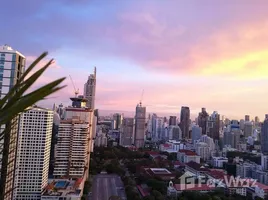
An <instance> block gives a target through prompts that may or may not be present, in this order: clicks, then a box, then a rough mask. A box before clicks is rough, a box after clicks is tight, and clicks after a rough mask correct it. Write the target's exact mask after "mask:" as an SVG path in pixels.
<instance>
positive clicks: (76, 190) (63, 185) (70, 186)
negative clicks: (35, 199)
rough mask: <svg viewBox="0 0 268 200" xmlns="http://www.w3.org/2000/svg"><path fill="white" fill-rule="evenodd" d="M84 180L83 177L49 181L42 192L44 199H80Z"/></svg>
mask: <svg viewBox="0 0 268 200" xmlns="http://www.w3.org/2000/svg"><path fill="white" fill-rule="evenodd" d="M82 191H83V181H82V178H79V179H76V180H69V179H58V180H53V181H52V182H51V183H49V184H48V185H47V186H46V188H45V189H44V191H43V192H42V196H41V199H42V200H45V199H46V200H52V199H53V200H58V199H63V198H71V199H72V200H78V199H80V198H81V196H82Z"/></svg>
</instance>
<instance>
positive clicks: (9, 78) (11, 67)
mask: <svg viewBox="0 0 268 200" xmlns="http://www.w3.org/2000/svg"><path fill="white" fill-rule="evenodd" d="M24 70H25V57H24V56H23V55H22V54H21V53H20V52H18V51H16V50H13V49H12V48H11V47H10V46H8V45H3V46H0V98H1V99H2V98H3V97H4V96H5V95H6V94H7V93H8V92H9V90H10V89H11V88H12V87H13V86H14V85H15V84H16V83H17V81H18V79H19V78H20V77H21V76H22V74H23V73H24ZM11 124H13V125H12V128H11V129H10V135H7V136H6V137H5V138H4V139H2V140H1V139H0V152H3V151H2V150H3V148H4V149H7V151H8V157H7V159H3V155H2V153H0V172H1V173H4V174H6V180H5V187H4V190H5V191H0V192H1V193H5V200H11V199H13V197H12V191H13V188H14V173H15V163H16V152H17V151H16V150H17V136H18V117H16V118H14V119H13V120H12V121H11V122H9V123H7V124H6V125H2V126H1V130H0V131H1V132H2V131H3V130H4V129H5V127H11ZM4 140H5V142H4ZM7 141H8V142H7ZM2 163H3V164H7V168H5V169H3V171H2ZM0 179H2V181H4V179H3V177H0ZM2 181H1V182H2ZM1 184H2V183H1Z"/></svg>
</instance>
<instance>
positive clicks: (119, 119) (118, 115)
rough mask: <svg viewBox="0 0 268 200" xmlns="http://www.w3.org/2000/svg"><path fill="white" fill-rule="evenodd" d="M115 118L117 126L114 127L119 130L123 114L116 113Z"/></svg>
mask: <svg viewBox="0 0 268 200" xmlns="http://www.w3.org/2000/svg"><path fill="white" fill-rule="evenodd" d="M113 120H114V121H115V127H114V129H115V130H119V128H120V126H121V123H122V115H121V114H119V113H115V114H114V115H113Z"/></svg>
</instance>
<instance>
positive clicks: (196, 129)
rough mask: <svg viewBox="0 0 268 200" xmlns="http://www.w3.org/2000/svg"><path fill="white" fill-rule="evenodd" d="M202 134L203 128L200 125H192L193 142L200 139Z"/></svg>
mask: <svg viewBox="0 0 268 200" xmlns="http://www.w3.org/2000/svg"><path fill="white" fill-rule="evenodd" d="M201 135H202V128H200V127H199V126H198V125H194V126H193V127H192V143H193V144H194V142H195V141H197V140H199V139H200V138H201Z"/></svg>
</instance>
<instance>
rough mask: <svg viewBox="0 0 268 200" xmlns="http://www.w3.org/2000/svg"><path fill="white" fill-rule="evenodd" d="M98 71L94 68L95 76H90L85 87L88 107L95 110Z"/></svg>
mask: <svg viewBox="0 0 268 200" xmlns="http://www.w3.org/2000/svg"><path fill="white" fill-rule="evenodd" d="M96 76H97V70H96V67H95V68H94V74H90V75H89V77H88V80H87V82H86V83H85V85H84V97H85V98H86V99H87V103H86V104H87V107H88V108H90V109H93V110H94V109H95V95H96V81H97V80H96V79H97V77H96Z"/></svg>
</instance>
